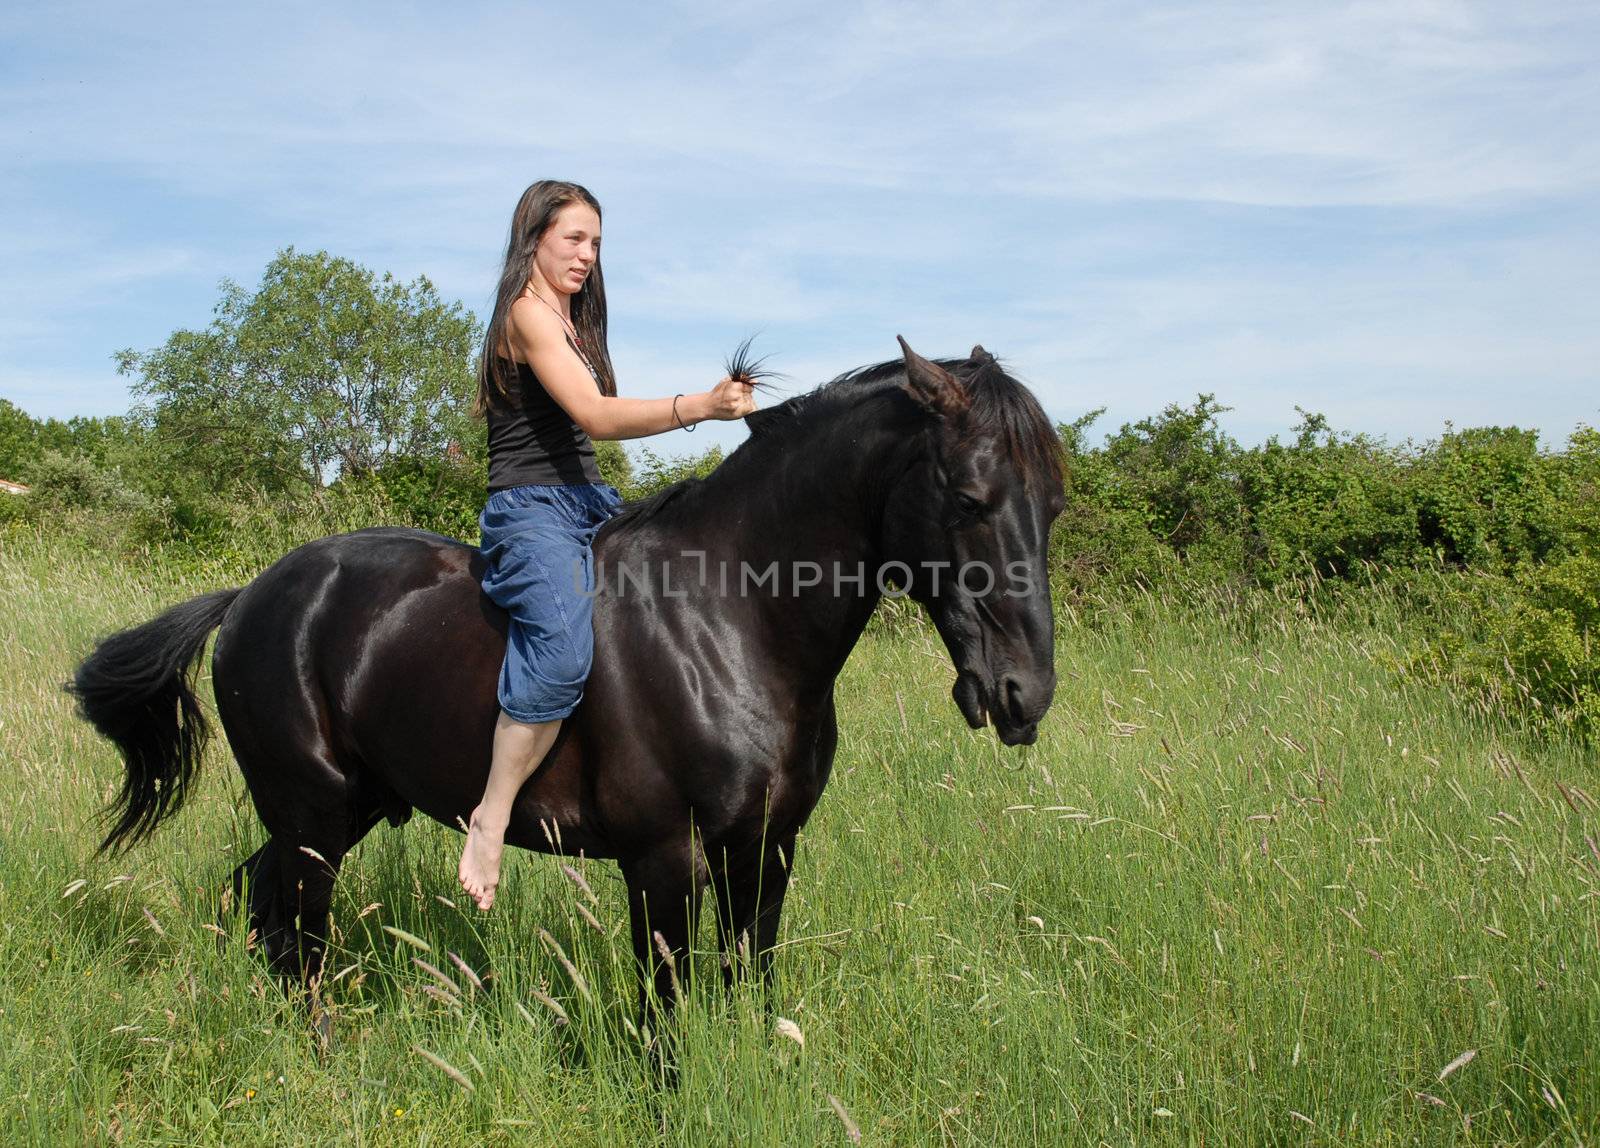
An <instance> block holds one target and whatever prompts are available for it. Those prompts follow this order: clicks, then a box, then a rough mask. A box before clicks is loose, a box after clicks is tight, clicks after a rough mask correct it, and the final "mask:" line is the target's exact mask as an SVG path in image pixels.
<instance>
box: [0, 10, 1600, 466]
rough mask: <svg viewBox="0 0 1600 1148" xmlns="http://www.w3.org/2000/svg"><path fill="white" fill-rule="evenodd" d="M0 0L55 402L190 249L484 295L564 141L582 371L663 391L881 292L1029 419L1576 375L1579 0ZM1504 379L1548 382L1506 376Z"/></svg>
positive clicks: (26, 343) (1593, 151)
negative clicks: (605, 307)
mask: <svg viewBox="0 0 1600 1148" xmlns="http://www.w3.org/2000/svg"><path fill="white" fill-rule="evenodd" d="M7 21H8V31H7V38H8V41H9V43H10V45H11V55H12V58H13V64H14V66H12V67H10V68H8V70H7V72H6V74H5V76H4V77H3V78H0V100H4V101H5V103H6V105H7V107H8V115H7V116H6V117H5V118H4V120H0V148H4V150H5V153H6V154H7V157H8V163H9V165H10V170H9V171H8V172H7V173H6V174H5V175H4V176H0V217H3V218H4V219H5V220H6V222H5V223H4V224H3V225H0V262H3V263H4V265H5V266H6V267H7V275H6V278H5V280H4V282H3V283H0V308H3V313H0V380H7V379H14V378H20V377H23V376H27V377H32V378H38V377H45V376H44V375H41V374H40V372H41V371H43V372H45V375H48V376H49V377H52V378H57V379H59V380H60V386H62V387H65V388H69V389H70V388H71V387H74V386H79V385H81V386H83V387H84V388H85V389H84V391H83V396H84V401H85V403H86V404H87V403H90V402H91V401H93V402H98V401H100V399H99V398H94V399H91V396H104V395H105V394H107V393H108V392H107V391H106V387H105V383H104V381H100V382H90V381H89V380H103V376H102V374H99V373H97V370H98V371H101V372H103V373H104V375H106V376H109V367H108V366H106V365H105V364H107V362H108V357H109V355H110V353H111V352H112V351H113V350H115V349H116V348H117V347H119V346H123V345H135V346H146V345H153V344H154V343H157V342H159V341H160V340H161V339H162V338H164V337H165V334H166V333H167V332H168V331H170V330H171V329H173V328H175V327H179V326H197V325H200V324H203V323H204V322H205V321H206V319H207V317H208V307H209V303H208V300H209V299H211V298H214V288H215V283H216V280H217V279H218V278H219V277H220V276H221V275H223V274H228V275H231V276H233V277H234V278H237V279H240V280H241V281H245V282H249V281H251V280H253V279H254V277H255V276H256V275H258V274H259V272H260V269H261V267H262V266H263V265H264V264H265V262H266V259H267V258H268V257H270V254H271V252H272V251H273V250H275V249H276V248H278V247H281V246H284V245H286V244H290V243H293V244H295V245H296V246H299V247H302V248H314V247H327V248H329V249H330V250H333V251H336V252H337V253H339V254H343V255H347V256H350V257H353V258H356V259H359V260H361V261H363V262H366V263H368V264H369V265H372V266H375V267H379V268H383V269H388V270H392V271H394V272H395V273H396V274H397V275H399V276H401V277H402V278H407V279H409V278H411V277H413V276H415V275H417V274H422V273H426V274H428V275H429V276H430V277H431V278H432V279H433V280H434V281H435V283H436V284H437V285H438V286H439V287H440V288H441V290H443V291H445V292H446V293H447V294H451V295H455V296H458V297H460V298H462V299H463V300H464V301H465V302H466V303H467V304H468V305H469V306H471V307H473V308H474V309H476V310H480V311H481V310H482V309H483V307H484V306H485V304H486V302H487V298H488V295H489V288H490V284H491V282H492V280H493V278H494V274H495V270H496V265H497V262H498V259H499V255H500V248H501V244H502V243H503V236H504V228H505V226H506V219H507V217H508V216H509V212H510V207H511V204H512V202H513V201H514V199H515V197H516V194H517V193H518V192H519V191H520V190H521V188H522V186H523V185H524V184H525V183H526V182H527V181H528V180H529V179H531V178H533V177H535V176H537V175H544V174H563V175H565V174H569V173H570V174H572V175H574V176H576V177H578V178H581V179H583V180H585V181H586V182H589V183H591V185H592V186H594V187H595V188H596V190H597V191H599V192H601V194H602V198H603V199H604V200H605V202H606V205H607V221H606V226H607V251H608V254H607V278H608V283H609V284H610V287H611V291H612V312H613V330H614V332H617V333H618V336H619V340H620V341H619V343H618V345H617V346H616V347H614V357H615V358H616V359H617V360H618V364H619V370H620V369H621V368H622V366H623V364H624V363H625V362H626V363H630V364H635V365H636V366H637V374H638V376H639V377H641V378H642V379H644V380H665V379H670V380H672V384H673V386H674V387H675V388H677V389H682V388H683V387H685V386H690V385H694V386H699V385H701V384H700V383H699V382H697V381H694V380H699V379H700V374H701V372H700V370H699V369H698V368H694V367H693V366H692V364H694V363H699V362H702V360H706V359H707V358H708V355H707V350H706V349H707V348H712V350H711V353H710V354H709V360H710V361H711V363H712V364H713V365H714V363H715V360H716V358H717V357H718V356H720V354H722V353H723V351H724V350H725V349H726V346H727V345H730V344H731V342H733V341H735V340H736V339H737V337H739V336H740V335H742V334H747V333H749V332H750V331H751V330H754V329H757V328H765V329H767V330H768V331H769V332H770V340H771V345H772V347H773V348H774V349H775V350H777V351H778V352H779V354H780V358H781V360H782V361H780V364H779V365H781V366H786V367H789V368H790V369H792V370H793V372H794V374H795V375H796V378H797V379H802V378H803V379H805V380H806V381H808V382H809V381H816V380H817V379H820V378H821V377H824V376H825V375H828V374H832V373H834V372H836V371H838V370H843V369H846V368H848V367H850V366H854V365H857V364H859V363H862V362H867V361H872V360H876V359H881V358H884V357H886V356H887V355H889V354H890V353H892V351H893V350H894V345H893V341H892V337H893V335H894V334H895V333H896V332H897V331H898V332H901V333H904V334H906V335H907V337H908V338H911V339H912V340H913V342H914V343H916V344H917V345H918V346H919V347H922V346H926V347H928V349H929V353H949V352H957V351H962V350H964V349H965V347H966V346H967V345H970V343H972V342H974V341H981V342H983V343H985V344H986V345H988V346H990V347H991V349H993V350H996V351H997V352H1000V353H1002V354H1008V356H1009V357H1010V358H1011V360H1013V361H1014V362H1015V363H1017V364H1018V366H1019V369H1023V370H1024V371H1025V373H1028V374H1030V375H1031V376H1034V377H1037V378H1040V379H1044V380H1050V381H1048V382H1046V383H1042V384H1041V387H1042V389H1043V390H1044V391H1045V393H1046V398H1047V402H1049V403H1050V404H1052V410H1053V412H1054V411H1056V410H1059V411H1060V413H1061V415H1062V416H1063V417H1066V416H1067V415H1069V414H1070V413H1072V411H1073V410H1074V409H1077V408H1076V407H1075V405H1074V404H1076V403H1077V398H1078V394H1079V392H1078V390H1077V389H1076V388H1077V387H1078V384H1077V382H1075V381H1073V382H1066V381H1063V382H1057V381H1055V380H1078V379H1084V380H1085V382H1086V383H1089V384H1092V385H1093V386H1104V387H1108V388H1110V389H1111V390H1112V392H1113V393H1114V394H1115V395H1116V397H1117V399H1118V402H1119V404H1126V405H1128V406H1130V407H1134V405H1135V404H1137V407H1136V409H1128V410H1127V411H1126V414H1127V416H1128V417H1137V416H1138V415H1142V414H1146V413H1150V412H1151V411H1153V410H1155V409H1157V408H1158V407H1159V406H1160V405H1161V404H1162V403H1163V402H1167V401H1173V400H1183V399H1187V398H1189V397H1192V394H1193V392H1194V391H1196V390H1198V389H1215V390H1217V391H1218V392H1219V394H1220V395H1221V397H1222V398H1223V400H1224V401H1233V402H1235V404H1236V405H1237V406H1238V407H1239V408H1240V410H1239V412H1238V417H1239V418H1240V419H1241V420H1243V421H1245V422H1250V421H1251V420H1253V421H1254V423H1255V424H1257V425H1260V426H1264V427H1268V428H1269V429H1278V428H1279V427H1280V426H1281V425H1282V420H1281V419H1280V418H1279V416H1278V414H1277V413H1276V412H1278V411H1281V410H1284V409H1287V407H1288V406H1289V405H1291V404H1292V403H1293V402H1299V403H1301V404H1302V405H1307V406H1320V407H1323V408H1325V409H1328V410H1329V413H1330V414H1333V413H1334V410H1335V407H1336V406H1337V404H1339V403H1341V402H1345V403H1348V404H1349V409H1350V411H1351V417H1352V418H1356V417H1359V418H1372V419H1375V420H1377V422H1376V424H1367V425H1366V429H1375V430H1377V429H1391V430H1395V431H1397V432H1399V433H1408V432H1409V431H1410V430H1411V429H1413V428H1416V427H1420V426H1422V425H1423V424H1421V423H1418V422H1414V421H1413V422H1406V421H1405V420H1407V419H1412V420H1414V419H1417V418H1420V417H1422V414H1423V413H1424V412H1425V411H1426V410H1427V408H1428V405H1429V404H1428V403H1427V402H1418V403H1414V404H1411V405H1410V406H1406V405H1404V404H1397V405H1395V406H1394V407H1393V408H1392V409H1390V410H1389V412H1388V414H1387V415H1385V413H1384V411H1383V410H1382V409H1379V408H1377V407H1372V406H1368V407H1361V408H1359V409H1358V407H1357V406H1356V405H1355V400H1354V399H1353V398H1351V397H1350V396H1351V395H1352V393H1353V391H1352V389H1353V388H1359V387H1360V386H1365V385H1368V384H1366V383H1364V382H1356V381H1352V380H1355V379H1361V380H1367V379H1385V380H1391V381H1393V380H1410V382H1406V383H1404V384H1403V385H1404V386H1414V387H1419V388H1423V389H1427V388H1432V389H1433V391H1432V392H1430V393H1434V399H1433V403H1432V405H1433V406H1436V407H1439V408H1441V409H1442V408H1446V407H1448V408H1450V409H1449V410H1447V411H1445V412H1444V413H1452V412H1454V411H1457V410H1460V411H1465V410H1467V409H1472V410H1479V411H1482V412H1484V417H1486V418H1490V419H1491V420H1492V421H1514V419H1515V418H1521V417H1523V413H1522V412H1526V411H1528V410H1529V409H1530V407H1531V408H1533V409H1534V410H1535V411H1536V413H1537V417H1538V418H1540V419H1544V420H1547V421H1548V422H1550V423H1551V424H1552V425H1554V426H1558V427H1559V426H1570V424H1571V422H1572V421H1573V420H1574V419H1575V418H1576V417H1580V415H1581V414H1582V412H1584V411H1587V410H1589V407H1586V406H1584V405H1583V403H1582V402H1580V401H1578V400H1577V399H1576V398H1574V397H1572V396H1571V395H1570V392H1571V391H1572V389H1573V388H1575V387H1579V386H1582V385H1583V384H1584V382H1585V381H1586V380H1587V379H1588V378H1589V375H1588V372H1589V370H1590V368H1589V364H1591V363H1593V362H1594V356H1593V351H1594V349H1595V348H1594V343H1593V339H1592V337H1591V336H1589V334H1588V332H1590V331H1592V330H1595V329H1600V323H1596V321H1595V320H1596V319H1597V318H1600V316H1596V315H1595V313H1594V310H1595V304H1594V303H1593V302H1592V301H1593V300H1594V299H1596V298H1600V260H1597V259H1596V258H1595V257H1596V256H1597V255H1600V251H1597V250H1596V247H1597V242H1596V240H1595V239H1594V238H1593V237H1592V235H1590V232H1591V231H1592V220H1593V215H1594V207H1595V206H1596V203H1595V201H1596V198H1597V195H1600V188H1597V184H1600V143H1597V142H1596V135H1595V133H1594V132H1593V130H1592V125H1593V124H1594V123H1595V122H1596V121H1597V119H1600V117H1597V114H1596V113H1597V111H1600V89H1597V85H1596V82H1595V80H1594V78H1593V76H1594V72H1593V69H1592V60H1593V57H1594V54H1595V50H1596V48H1597V46H1600V12H1597V10H1595V9H1594V8H1593V7H1592V5H1580V4H1572V3H1559V2H1546V3H1540V4H1533V5H1525V6H1509V5H1501V4H1488V3H1449V2H1436V3H1358V4H1310V3H1301V4H1277V5H1262V4H1255V3H1205V4H1199V3H1170V4H1154V5H1140V6H1137V7H1130V6H1126V5H1117V4H1109V3H1104V4H1083V5H1060V4H1047V3H1004V2H1001V3H995V4H989V5H982V6H979V5H973V4H966V3H956V2H953V0H938V2H936V3H919V4H912V3H907V2H901V0H867V2H865V3H861V4H852V5H844V4H816V3H811V4H805V3H800V4H796V3H786V4H778V3H768V2H761V3H756V2H748V0H741V2H737V3H732V4H729V3H721V2H719V3H715V4H713V3H710V2H709V0H708V2H706V3H699V2H695V3H682V4H677V5H669V6H662V7H656V8H636V7H633V6H621V5H617V6H612V5H605V4H596V5H590V6H587V7H585V8H582V9H579V8H573V7H553V6H541V7H539V8H531V7H528V6H521V5H516V6H513V5H505V4H490V5H475V6H468V7H465V8H463V9H461V10H459V11H454V12H451V13H449V14H448V15H446V14H444V13H443V12H442V10H437V9H416V8H404V7H400V8H395V7H393V6H389V7H384V8H380V7H378V6H376V5H372V6H367V7H361V8H348V7H347V8H339V9H330V8H328V7H326V6H313V5H310V4H304V3H300V4H288V5H282V6H274V7H272V8H260V9H251V8H240V7H237V6H235V7H226V6H224V7H213V8H210V9H203V10H195V9H186V8H180V7H178V6H170V7H166V8H161V7H150V6H142V7H126V6H124V7H116V6H112V7H109V8H107V7H106V6H103V5H90V4H77V5H73V4H49V5H46V4H32V5H24V6H21V7H16V8H14V9H12V10H10V11H8V17H7ZM1330 221H1336V222H1330ZM56 344H58V345H56ZM713 345H714V346H713ZM795 364H804V366H801V367H796V366H795ZM813 365H814V366H816V367H817V368H819V369H818V371H817V373H816V374H815V375H812V374H808V373H807V371H808V370H809V369H810V367H811V366H813ZM51 372H55V373H54V374H51ZM634 374H635V372H633V371H623V377H624V383H625V385H627V382H628V380H629V379H630V378H632V377H634ZM1511 377H1520V378H1522V379H1523V380H1524V383H1523V384H1522V385H1525V386H1527V387H1528V388H1531V389H1532V390H1533V391H1535V392H1538V393H1540V394H1542V395H1543V396H1544V397H1543V398H1540V399H1538V400H1537V402H1527V401H1521V400H1512V399H1507V398H1504V397H1503V396H1502V395H1500V392H1501V391H1503V389H1504V388H1505V386H1506V385H1507V384H1506V382H1505V380H1506V379H1508V378H1511ZM111 379H112V381H113V382H116V380H115V379H114V376H111ZM74 380H78V381H76V382H75V381H74ZM12 385H13V384H11V383H7V382H0V388H9V387H11V386H12ZM1384 385H1385V386H1389V385H1391V383H1386V384H1384ZM1392 385H1394V386H1401V385H1402V384H1400V383H1393V384H1392ZM1540 387H1543V388H1545V389H1544V391H1539V390H1538V389H1539V388H1540ZM1290 390H1298V391H1304V392H1306V393H1296V394H1294V395H1293V396H1292V397H1289V398H1287V399H1286V400H1285V399H1282V398H1280V397H1278V396H1280V394H1282V393H1286V392H1287V391H1290ZM7 393H8V395H9V394H10V393H12V392H9V391H8V392H7ZM68 393H70V390H69V392H68ZM669 393H670V392H669ZM1397 393H1398V392H1397ZM1497 396H1498V397H1497ZM1564 396H1566V397H1564ZM62 401H63V402H66V401H69V400H67V399H63V400H62ZM1274 404H1276V405H1274ZM1081 405H1096V404H1094V403H1088V404H1081ZM1591 405H1592V404H1591ZM1119 409H1120V407H1119ZM1496 412H1500V413H1496ZM1291 414H1292V412H1291ZM1386 417H1387V418H1390V419H1392V420H1394V421H1391V422H1384V421H1383V420H1384V418H1386ZM1458 417H1461V418H1465V417H1467V416H1465V415H1464V414H1463V415H1459V416H1458ZM1430 425H1431V424H1430ZM704 437H705V438H709V437H711V436H710V434H709V433H708V434H707V435H706V436H704ZM703 441H704V438H702V439H699V440H697V443H698V442H703Z"/></svg>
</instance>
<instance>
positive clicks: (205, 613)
mask: <svg viewBox="0 0 1600 1148" xmlns="http://www.w3.org/2000/svg"><path fill="white" fill-rule="evenodd" d="M238 596H239V591H238V590H215V591H213V592H212V593H210V594H202V595H201V596H200V597H198V598H191V599H190V600H189V601H187V602H184V603H182V604H181V605H178V606H174V607H173V608H172V609H170V610H168V611H167V612H166V613H165V614H162V615H161V616H160V617H158V618H155V619H153V620H151V621H149V622H146V623H145V624H144V625H142V626H135V627H134V628H133V629H131V630H123V631H122V632H121V633H117V634H112V635H111V636H110V637H109V638H107V639H105V640H104V641H102V642H101V643H100V644H99V645H98V646H96V647H95V650H94V653H92V654H90V655H89V656H88V658H86V659H85V660H84V663H83V665H81V666H79V667H78V672H77V673H76V674H74V675H73V678H72V681H70V682H68V683H67V685H66V687H65V688H66V690H67V692H68V693H70V694H72V695H73V696H74V697H76V698H77V699H78V713H79V715H80V716H82V717H83V718H85V719H86V720H88V721H89V722H91V723H92V724H93V725H94V727H95V728H96V729H98V730H99V731H100V732H101V733H103V734H104V735H105V736H106V737H108V738H110V739H111V740H112V741H114V742H116V744H117V748H118V749H119V750H121V751H122V760H123V761H124V762H125V763H126V765H127V767H128V776H127V777H125V778H123V781H122V792H121V793H119V794H117V799H116V800H115V801H113V802H112V803H111V805H110V807H109V808H108V809H107V810H106V816H107V817H108V818H111V817H114V818H116V824H115V825H113V826H112V828H111V832H110V833H108V834H107V835H106V839H105V840H104V841H102V842H101V843H100V851H101V852H102V853H103V852H105V851H106V850H107V849H126V848H128V847H129V846H131V845H136V844H138V843H139V842H140V841H142V840H144V839H145V838H146V837H148V836H149V835H150V833H151V832H152V831H153V830H154V829H155V827H156V826H157V825H159V824H160V823H161V822H162V821H164V820H166V819H167V818H168V817H170V816H172V814H174V813H176V812H177V811H178V810H179V809H180V808H181V807H182V805H183V799H184V797H185V796H186V792H187V790H188V786H189V779H190V778H192V777H193V776H194V771H195V768H196V767H197V766H198V765H199V764H200V754H201V752H202V751H203V750H204V749H205V745H206V738H207V737H208V736H209V735H210V732H211V731H210V729H209V728H208V727H207V724H206V719H205V714H204V713H203V712H202V711H201V709H200V701H199V699H198V698H196V697H195V696H194V688H193V683H192V681H191V678H192V677H193V673H194V669H193V665H192V663H193V662H194V661H195V660H196V659H197V658H198V657H199V656H200V651H201V650H202V649H203V648H204V647H205V644H206V637H207V635H209V634H210V633H211V631H212V630H214V629H216V627H217V626H218V625H220V624H221V622H222V616H223V615H224V614H226V613H227V612H228V607H229V606H230V605H232V604H233V600H234V599H235V598H237V597H238Z"/></svg>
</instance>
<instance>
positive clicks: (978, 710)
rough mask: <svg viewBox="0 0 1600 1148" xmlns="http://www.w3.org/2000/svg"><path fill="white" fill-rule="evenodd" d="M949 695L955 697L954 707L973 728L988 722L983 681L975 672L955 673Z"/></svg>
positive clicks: (980, 727) (981, 726)
mask: <svg viewBox="0 0 1600 1148" xmlns="http://www.w3.org/2000/svg"><path fill="white" fill-rule="evenodd" d="M950 696H951V697H953V698H955V700H956V708H957V709H958V710H960V711H961V716H962V717H964V718H966V719H967V724H968V725H969V726H971V727H972V728H973V729H982V728H983V727H984V726H985V725H987V724H989V714H988V708H987V707H986V706H985V705H984V702H983V681H982V679H980V678H979V677H978V675H977V674H975V673H973V672H972V671H971V670H962V671H961V672H959V673H958V674H956V684H955V688H954V689H952V690H951V691H950Z"/></svg>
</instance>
